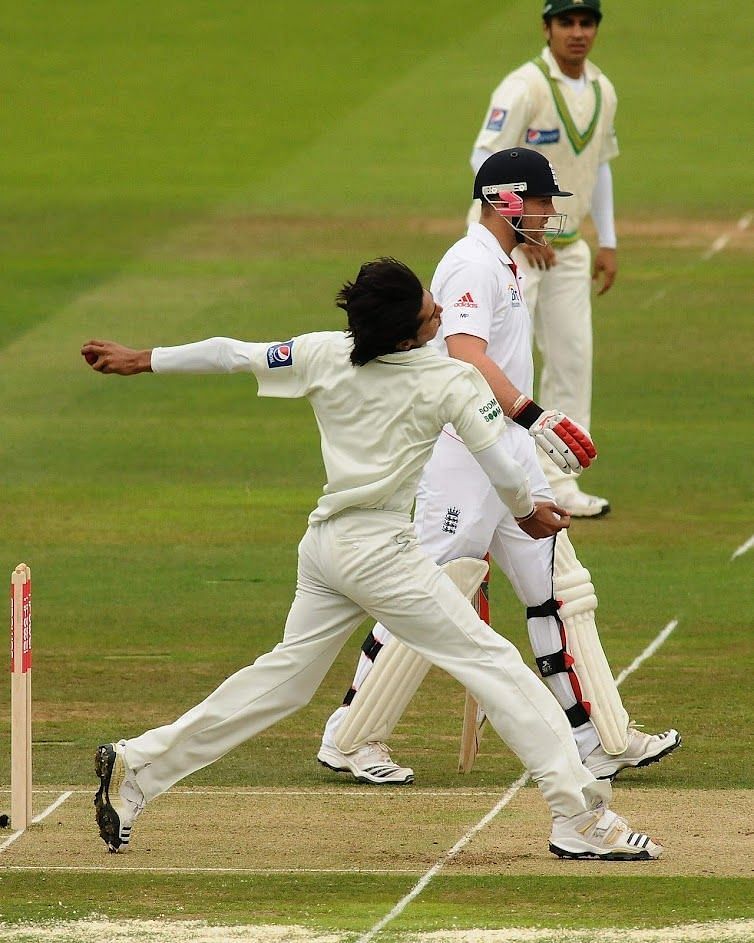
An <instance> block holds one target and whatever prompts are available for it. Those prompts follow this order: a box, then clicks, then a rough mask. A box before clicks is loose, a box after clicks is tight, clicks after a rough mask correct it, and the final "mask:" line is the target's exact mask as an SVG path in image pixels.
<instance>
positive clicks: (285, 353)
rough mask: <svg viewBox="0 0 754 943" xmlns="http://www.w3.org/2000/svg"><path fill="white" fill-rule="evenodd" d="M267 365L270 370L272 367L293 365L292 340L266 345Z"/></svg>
mask: <svg viewBox="0 0 754 943" xmlns="http://www.w3.org/2000/svg"><path fill="white" fill-rule="evenodd" d="M267 366H268V367H269V368H270V370H272V368H273V367H291V366H293V341H286V342H285V343H284V344H273V345H272V346H271V347H268V348H267Z"/></svg>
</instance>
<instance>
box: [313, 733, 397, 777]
mask: <svg viewBox="0 0 754 943" xmlns="http://www.w3.org/2000/svg"><path fill="white" fill-rule="evenodd" d="M317 759H318V760H319V762H320V763H321V764H322V765H323V766H326V767H327V768H328V769H331V770H334V771H335V772H336V773H351V774H352V775H353V777H354V779H356V780H357V781H358V782H360V783H372V784H373V785H375V786H382V785H387V786H405V785H407V784H408V783H412V782H413V781H414V771H413V770H412V769H411V768H410V767H408V766H398V764H397V763H394V762H393V761H392V760H391V759H390V751H389V750H388V748H387V747H386V746H385V744H384V743H380V742H379V741H377V740H375V741H374V742H372V743H366V744H364V746H363V747H359V749H358V750H354V751H353V753H341V752H340V750H338V749H336V747H328V746H325V745H324V744H322V746H321V747H320V750H319V753H318V754H317Z"/></svg>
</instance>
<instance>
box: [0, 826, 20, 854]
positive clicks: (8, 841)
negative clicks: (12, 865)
mask: <svg viewBox="0 0 754 943" xmlns="http://www.w3.org/2000/svg"><path fill="white" fill-rule="evenodd" d="M25 832H26V829H25V828H22V829H21V831H19V832H14V833H13V834H12V835H11V836H10V838H6V839H5V841H4V842H3V843H2V845H0V854H2V853H3V852H4V851H5V849H6V848H10V846H11V845H12V844H13V842H14V841H18V839H19V838H20V837H21V836H22V835H23V834H24V833H25Z"/></svg>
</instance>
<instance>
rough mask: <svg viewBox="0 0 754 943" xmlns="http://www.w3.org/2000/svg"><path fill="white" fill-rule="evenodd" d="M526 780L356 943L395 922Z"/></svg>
mask: <svg viewBox="0 0 754 943" xmlns="http://www.w3.org/2000/svg"><path fill="white" fill-rule="evenodd" d="M528 780H529V774H528V773H523V774H522V775H521V776H519V777H518V779H517V780H516V781H515V783H513V784H512V785H511V786H510V788H509V789H508V791H507V792H506V793H505V795H504V796H503V797H502V799H501V800H500V801H499V802H498V803H497V805H495V806H493V808H491V809H490V811H489V812H488V813H487V815H485V816H484V818H483V819H480V820H479V821H478V822H477V823H476V825H474V826H473V827H472V828H470V829H469V831H468V832H466V834H465V835H464V836H463V838H461V839H459V840H458V841H457V842H456V843H455V845H453V847H452V848H451V849H450V850H449V851H446V852H445V854H444V855H443V856H442V858H440V860H439V861H438V862H436V863H435V864H434V865H433V866H432V867H431V868H430V869H429V871H427V873H426V874H425V875H424V876H423V877H421V878H420V879H419V881H417V883H416V884H415V885H414V886H413V888H412V889H411V890H410V891H409V892H408V894H406V896H405V897H403V898H402V899H401V900H399V901H398V903H397V904H396V905H395V907H393V909H392V910H391V911H390V913H389V914H386V915H385V916H384V917H383V918H382V920H379V921H378V922H377V923H376V924H375V925H374V926H373V927H372V929H371V930H368V931H367V932H366V933H365V934H364V935H363V936H360V937H359V938H358V940H356V943H368V941H369V940H373V939H374V938H375V937H376V936H377V934H378V933H379V932H380V930H382V929H384V927H386V926H387V925H388V924H389V923H390V922H391V921H393V920H395V918H396V917H398V916H399V915H400V914H401V913H403V911H404V910H405V909H406V907H408V905H409V904H410V903H411V901H412V900H414V898H416V897H418V896H419V894H421V892H422V891H423V890H424V888H425V887H426V886H427V885H428V884H429V882H430V881H431V880H432V878H433V877H435V875H437V874H439V873H440V871H442V869H443V868H444V867H445V865H446V864H448V862H449V861H452V860H453V858H455V857H456V856H457V855H459V854H460V853H461V852H462V851H463V849H464V848H465V847H466V845H468V843H469V842H470V841H471V839H472V838H473V837H474V836H475V835H476V834H477V833H478V832H481V830H482V829H483V828H484V827H485V826H486V825H488V824H489V823H490V822H491V821H492V820H493V819H494V818H495V816H496V815H497V814H498V813H499V812H501V811H502V810H503V809H504V808H505V807H506V806H507V805H508V803H509V802H510V801H511V800H512V799H513V798H514V796H515V795H516V793H517V792H518V791H519V789H521V787H522V786H525V785H526V783H527V782H528Z"/></svg>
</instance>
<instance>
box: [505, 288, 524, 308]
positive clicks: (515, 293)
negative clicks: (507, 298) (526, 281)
mask: <svg viewBox="0 0 754 943" xmlns="http://www.w3.org/2000/svg"><path fill="white" fill-rule="evenodd" d="M508 290H509V291H510V293H511V306H512V307H513V308H520V307H521V293H520V292H519V290H518V288H514V287H513V285H508Z"/></svg>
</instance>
